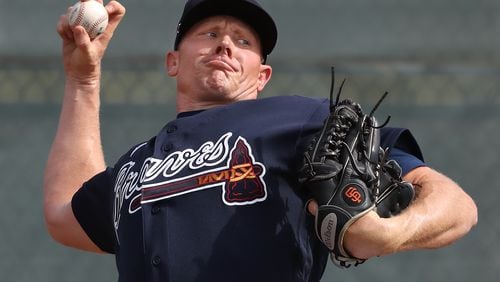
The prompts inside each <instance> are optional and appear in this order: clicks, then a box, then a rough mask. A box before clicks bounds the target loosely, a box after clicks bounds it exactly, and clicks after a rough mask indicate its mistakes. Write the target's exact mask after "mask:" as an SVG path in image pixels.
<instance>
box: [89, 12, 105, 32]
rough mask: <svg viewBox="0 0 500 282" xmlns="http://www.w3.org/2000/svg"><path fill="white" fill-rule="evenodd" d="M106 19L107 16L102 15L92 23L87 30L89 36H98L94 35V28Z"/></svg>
mask: <svg viewBox="0 0 500 282" xmlns="http://www.w3.org/2000/svg"><path fill="white" fill-rule="evenodd" d="M106 19H107V16H106V15H104V16H101V17H100V18H99V19H97V21H95V22H94V24H92V25H91V26H90V29H89V35H91V36H92V35H95V36H97V35H98V34H94V33H95V32H96V28H97V27H98V26H99V25H100V24H101V23H102V22H104V21H105V20H106Z"/></svg>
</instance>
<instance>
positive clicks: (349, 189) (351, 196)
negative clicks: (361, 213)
mask: <svg viewBox="0 0 500 282" xmlns="http://www.w3.org/2000/svg"><path fill="white" fill-rule="evenodd" d="M342 198H343V199H344V201H345V202H346V203H347V204H348V205H349V206H353V207H356V206H359V205H361V204H363V203H364V201H365V193H364V192H363V190H362V189H361V188H360V187H358V186H356V185H349V186H346V188H344V191H343V193H342Z"/></svg>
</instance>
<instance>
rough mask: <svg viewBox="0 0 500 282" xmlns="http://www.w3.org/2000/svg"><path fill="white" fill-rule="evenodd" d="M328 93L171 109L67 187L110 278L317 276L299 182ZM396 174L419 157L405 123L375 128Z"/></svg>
mask: <svg viewBox="0 0 500 282" xmlns="http://www.w3.org/2000/svg"><path fill="white" fill-rule="evenodd" d="M328 107H329V102H328V100H326V99H314V98H306V97H300V96H280V97H271V98H265V99H257V100H251V101H241V102H237V103H233V104H230V105H225V106H219V107H216V108H211V109H207V110H204V111H196V112H186V113H180V114H179V115H178V117H177V118H176V119H175V120H173V121H171V122H169V123H167V124H166V125H165V126H164V127H163V128H162V129H161V131H160V132H159V133H158V134H157V135H156V136H154V137H153V138H151V139H150V140H148V141H146V142H144V143H141V144H138V145H136V146H134V147H132V148H131V149H130V151H128V152H127V153H126V154H124V155H123V156H122V157H121V158H120V160H119V161H118V162H117V163H116V164H115V165H114V166H113V167H110V168H108V169H107V170H106V171H104V172H102V173H100V174H98V175H96V176H95V177H93V178H92V179H90V180H89V181H88V182H86V183H85V184H84V185H83V187H82V188H81V189H80V190H79V191H78V192H77V193H76V194H75V196H74V197H73V201H72V206H73V211H74V213H75V215H76V217H77V219H78V221H79V222H80V224H81V225H82V227H83V228H84V230H85V231H86V232H87V234H88V235H89V237H90V238H91V239H92V240H93V242H95V243H96V244H97V245H98V246H99V247H100V248H101V249H102V250H104V251H106V252H109V253H114V254H115V256H116V263H117V268H118V272H119V281H121V282H129V281H130V282H132V281H133V282H137V281H162V282H165V281H319V280H320V278H321V276H322V274H323V271H324V269H325V266H326V263H327V260H328V251H327V249H326V248H325V247H324V246H323V245H322V244H321V243H320V241H319V240H318V239H317V238H316V236H315V234H314V228H313V224H314V218H313V216H311V215H309V214H308V213H307V212H306V209H305V203H306V201H307V200H308V199H309V195H308V193H307V191H304V189H301V188H300V186H299V184H298V181H297V173H296V172H297V170H298V168H299V166H300V164H301V161H302V153H303V151H304V150H305V147H306V146H307V145H308V142H309V140H310V139H311V137H312V135H314V134H315V133H316V132H317V131H318V130H319V129H320V128H321V127H322V124H323V121H324V119H325V118H326V116H327V115H328V111H329V109H328ZM381 139H382V140H381V143H382V146H383V147H389V148H393V150H391V155H390V156H391V158H393V159H395V160H396V161H398V162H399V164H400V165H401V167H402V168H403V171H404V172H405V173H406V172H408V171H409V170H411V169H413V168H415V167H418V166H422V165H424V163H423V159H422V155H421V153H420V149H419V148H418V145H417V143H416V142H415V140H414V139H413V137H412V135H411V134H410V132H409V131H408V130H406V129H398V128H383V129H382V134H381Z"/></svg>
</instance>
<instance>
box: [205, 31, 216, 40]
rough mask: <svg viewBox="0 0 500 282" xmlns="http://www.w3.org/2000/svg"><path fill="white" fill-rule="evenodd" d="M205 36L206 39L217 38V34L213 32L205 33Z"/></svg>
mask: <svg viewBox="0 0 500 282" xmlns="http://www.w3.org/2000/svg"><path fill="white" fill-rule="evenodd" d="M206 35H207V37H212V38H215V37H217V34H216V33H215V32H212V31H210V32H207V33H206Z"/></svg>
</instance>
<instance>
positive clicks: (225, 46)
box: [215, 35, 233, 57]
mask: <svg viewBox="0 0 500 282" xmlns="http://www.w3.org/2000/svg"><path fill="white" fill-rule="evenodd" d="M215 52H216V53H217V54H226V55H227V56H228V57H231V56H232V55H233V44H232V41H231V38H230V37H229V36H227V35H226V36H223V37H222V39H221V40H220V42H219V45H218V46H217V49H216V51H215Z"/></svg>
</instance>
